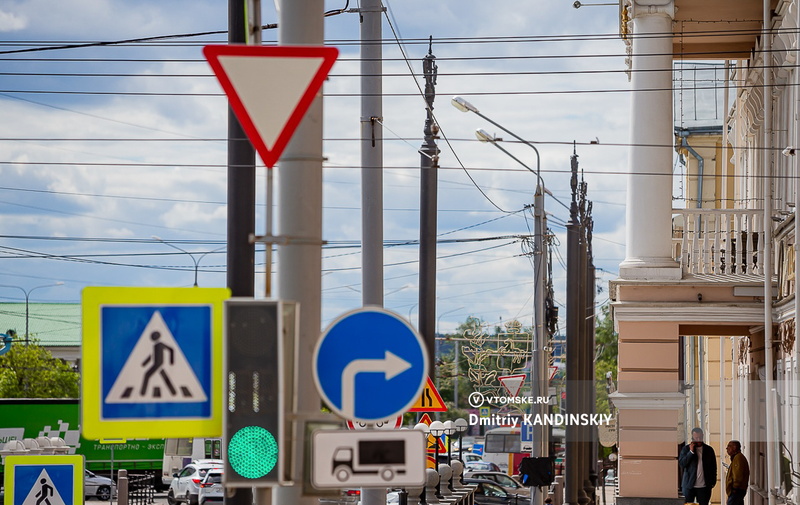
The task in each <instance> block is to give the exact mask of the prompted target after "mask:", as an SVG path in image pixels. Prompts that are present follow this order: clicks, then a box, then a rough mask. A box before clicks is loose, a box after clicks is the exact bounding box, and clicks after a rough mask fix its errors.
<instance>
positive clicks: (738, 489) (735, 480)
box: [725, 440, 750, 505]
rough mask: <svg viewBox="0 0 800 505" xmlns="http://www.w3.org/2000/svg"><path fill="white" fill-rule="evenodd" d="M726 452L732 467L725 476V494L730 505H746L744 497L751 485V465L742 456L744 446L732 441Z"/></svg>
mask: <svg viewBox="0 0 800 505" xmlns="http://www.w3.org/2000/svg"><path fill="white" fill-rule="evenodd" d="M725 452H727V453H728V456H729V457H730V458H731V466H730V467H729V468H728V473H727V474H726V475H725V492H726V493H727V495H728V502H727V503H728V505H744V495H746V494H747V486H748V485H749V484H750V465H748V464H747V458H745V457H744V454H742V444H741V443H739V441H738V440H731V441H730V442H728V446H727V447H725Z"/></svg>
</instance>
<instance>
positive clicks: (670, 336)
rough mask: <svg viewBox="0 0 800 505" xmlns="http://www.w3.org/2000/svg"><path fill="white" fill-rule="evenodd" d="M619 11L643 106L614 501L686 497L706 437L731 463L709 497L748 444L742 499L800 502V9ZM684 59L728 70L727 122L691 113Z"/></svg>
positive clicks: (631, 198)
mask: <svg viewBox="0 0 800 505" xmlns="http://www.w3.org/2000/svg"><path fill="white" fill-rule="evenodd" d="M620 19H621V35H622V38H623V41H624V43H625V47H626V49H627V51H628V54H629V58H628V62H629V69H630V79H631V86H632V109H631V110H632V112H631V121H630V128H631V137H630V138H631V150H630V152H631V154H630V160H629V176H628V197H627V198H628V201H627V237H626V239H627V240H626V258H625V260H624V261H623V262H622V263H621V264H620V277H619V278H618V279H617V280H615V281H614V282H612V285H611V298H612V310H613V317H614V321H615V326H616V328H617V330H618V333H619V368H618V377H617V379H618V391H617V392H616V393H614V394H613V395H612V401H613V403H614V405H615V407H616V409H617V411H618V426H619V431H618V440H619V443H618V446H619V488H618V494H619V498H618V501H619V503H623V504H625V503H628V504H632V503H676V504H677V503H683V502H684V500H683V498H682V497H681V496H680V490H679V482H680V481H679V479H680V470H679V467H678V463H677V455H678V451H679V450H680V447H681V446H682V444H684V443H686V442H687V441H688V440H690V431H691V429H692V428H694V427H701V428H703V429H704V431H705V433H706V437H705V438H706V442H707V443H709V444H710V445H711V446H712V447H713V448H714V449H715V451H716V453H717V456H718V468H719V472H718V473H719V478H720V479H721V481H720V483H718V484H717V485H716V487H715V489H714V494H713V496H712V502H715V503H725V500H726V498H727V497H726V496H725V492H724V477H725V467H724V465H723V463H727V461H728V460H727V456H726V455H725V450H724V449H725V445H726V444H727V441H728V440H731V439H737V440H740V441H741V442H742V446H743V452H744V454H745V456H746V457H747V458H748V460H749V461H750V467H751V479H750V491H749V492H748V495H747V498H746V503H751V504H766V503H769V504H775V503H800V490H798V487H800V467H798V461H800V389H798V379H797V373H798V370H797V363H798V360H799V359H800V349H799V348H798V345H797V342H796V339H795V318H796V314H797V313H798V310H799V309H800V299H799V298H800V297H797V296H796V283H795V272H796V271H797V270H798V255H797V254H796V237H797V236H798V233H800V220H798V219H796V209H797V203H798V193H797V192H798V184H797V175H798V170H799V169H800V167H798V154H800V153H797V154H796V152H795V150H796V149H795V146H800V118H798V115H799V114H800V69H798V67H797V59H798V50H800V45H799V42H798V39H800V33H799V32H798V27H800V9H799V6H798V1H797V0H764V1H760V0H703V1H697V0H621V2H620ZM687 61H702V62H708V63H711V64H713V65H716V66H717V67H719V68H721V69H722V72H721V75H722V79H721V80H722V82H723V83H722V85H719V84H712V85H709V86H713V87H715V88H718V90H719V91H720V96H721V99H720V101H721V109H720V110H721V111H722V114H720V115H719V117H718V122H717V124H714V125H696V124H690V123H691V121H689V120H687V121H684V118H682V117H678V112H676V111H678V110H682V108H681V107H676V97H677V96H679V95H678V94H677V93H676V90H677V89H678V88H680V87H682V86H684V84H685V83H684V82H682V79H683V78H685V77H686V76H687V75H694V76H696V74H692V73H687V72H684V71H683V67H682V66H681V65H683V64H684V63H685V62H687ZM676 65H677V66H676ZM676 68H680V69H681V71H680V72H678V71H676V70H675V69H676ZM690 87H691V88H692V89H695V90H697V89H702V88H703V85H700V84H697V82H695V83H694V84H693V85H692V86H690ZM691 119H694V118H691ZM676 152H677V153H678V154H679V155H680V156H682V159H683V161H684V164H685V169H684V171H685V173H684V176H683V178H682V179H681V180H680V181H679V182H680V183H681V190H682V192H683V196H684V198H683V202H682V205H675V201H674V198H673V197H674V195H675V192H674V191H673V182H674V181H675V177H674V175H673V161H674V156H675V153H676Z"/></svg>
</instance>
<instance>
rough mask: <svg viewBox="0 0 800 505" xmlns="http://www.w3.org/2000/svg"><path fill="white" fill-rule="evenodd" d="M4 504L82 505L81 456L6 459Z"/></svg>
mask: <svg viewBox="0 0 800 505" xmlns="http://www.w3.org/2000/svg"><path fill="white" fill-rule="evenodd" d="M3 485H4V487H5V499H4V502H3V503H4V505H48V504H49V505H83V456H80V455H60V456H6V457H5V477H4V482H3Z"/></svg>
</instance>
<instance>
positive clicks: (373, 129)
mask: <svg viewBox="0 0 800 505" xmlns="http://www.w3.org/2000/svg"><path fill="white" fill-rule="evenodd" d="M359 13H360V15H361V235H362V239H361V260H362V267H361V275H362V277H361V290H362V292H361V294H362V297H361V299H362V303H363V304H364V305H378V306H381V307H382V306H383V125H382V124H381V122H382V121H383V97H382V96H381V95H382V93H383V80H382V74H383V61H382V58H383V49H382V45H381V37H382V26H381V19H382V17H381V16H382V13H383V8H382V6H381V1H380V0H362V2H361V8H360V9H359Z"/></svg>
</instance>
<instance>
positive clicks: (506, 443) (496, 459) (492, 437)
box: [483, 426, 565, 475]
mask: <svg viewBox="0 0 800 505" xmlns="http://www.w3.org/2000/svg"><path fill="white" fill-rule="evenodd" d="M564 435H565V432H564V429H563V428H552V429H551V430H550V451H549V452H550V455H551V456H554V457H555V458H556V466H558V463H559V461H558V460H559V457H560V458H561V460H562V461H563V447H564ZM483 445H484V447H483V460H484V461H488V462H491V463H494V464H495V465H497V466H498V467H500V471H502V472H505V473H507V474H508V475H516V474H517V473H519V464H520V463H521V462H522V458H526V457H529V456H530V455H531V453H530V451H529V450H525V451H524V452H523V450H522V430H521V428H520V427H519V426H516V427H511V426H502V427H500V428H493V429H491V430H488V431H487V432H486V434H485V435H484V440H483Z"/></svg>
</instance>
